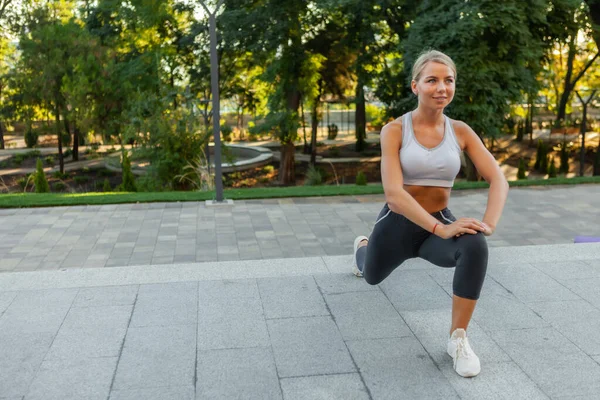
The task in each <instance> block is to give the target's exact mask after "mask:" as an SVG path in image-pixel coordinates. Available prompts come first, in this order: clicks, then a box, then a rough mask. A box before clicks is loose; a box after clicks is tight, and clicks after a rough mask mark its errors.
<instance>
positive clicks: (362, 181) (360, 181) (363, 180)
mask: <svg viewBox="0 0 600 400" xmlns="http://www.w3.org/2000/svg"><path fill="white" fill-rule="evenodd" d="M356 184H357V185H359V186H366V184H367V175H365V173H364V172H362V171H358V174H356Z"/></svg>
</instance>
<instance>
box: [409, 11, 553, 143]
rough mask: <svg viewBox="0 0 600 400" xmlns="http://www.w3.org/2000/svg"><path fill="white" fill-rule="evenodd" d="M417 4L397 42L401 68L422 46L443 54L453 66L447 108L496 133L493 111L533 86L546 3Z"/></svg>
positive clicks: (498, 123)
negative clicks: (400, 47) (400, 43)
mask: <svg viewBox="0 0 600 400" xmlns="http://www.w3.org/2000/svg"><path fill="white" fill-rule="evenodd" d="M419 4H420V6H419V9H418V18H416V19H415V21H414V24H412V25H411V26H410V29H409V30H408V38H407V40H406V41H405V42H404V43H403V47H404V49H405V54H404V58H403V60H404V62H405V65H404V66H405V70H406V71H409V70H410V68H412V65H413V64H414V62H415V61H416V58H417V57H418V55H419V54H420V53H421V51H422V50H423V49H427V48H435V49H438V50H440V51H443V52H445V53H446V54H448V55H449V56H450V57H452V59H453V60H454V62H455V63H456V66H457V70H458V71H457V79H456V94H455V96H454V100H453V102H452V103H451V105H450V106H449V107H448V114H449V115H450V116H451V117H453V118H456V119H459V120H463V121H465V122H467V123H468V124H469V125H470V126H471V127H472V128H473V129H474V130H475V132H477V133H478V134H479V135H487V136H497V135H498V134H499V133H500V130H501V128H502V125H503V120H502V118H498V115H506V114H508V111H509V102H516V101H520V100H521V98H522V93H524V92H525V93H530V92H532V91H534V90H535V89H536V86H537V82H536V79H535V78H536V74H537V73H538V72H539V71H540V69H541V61H542V58H543V57H544V53H545V51H546V49H547V47H548V43H546V42H545V40H546V38H547V36H546V32H545V31H544V29H545V28H546V27H547V20H546V14H547V12H548V8H547V6H546V5H545V3H543V2H524V1H521V0H505V1H478V2H475V1H464V0H441V1H424V2H419ZM407 74H408V73H407ZM409 79H410V78H408V77H407V83H408V80H409Z"/></svg>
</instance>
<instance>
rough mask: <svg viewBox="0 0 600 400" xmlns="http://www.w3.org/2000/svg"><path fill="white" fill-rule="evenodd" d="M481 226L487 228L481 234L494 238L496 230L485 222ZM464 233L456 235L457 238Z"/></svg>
mask: <svg viewBox="0 0 600 400" xmlns="http://www.w3.org/2000/svg"><path fill="white" fill-rule="evenodd" d="M481 226H483V227H484V228H485V230H483V231H481V233H483V234H484V235H485V236H492V234H493V233H494V230H495V229H494V228H492V227H490V226H489V225H488V224H486V223H485V222H481ZM462 235H463V234H462V233H459V234H458V235H456V237H460V236H462Z"/></svg>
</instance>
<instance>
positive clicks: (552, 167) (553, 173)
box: [548, 156, 556, 178]
mask: <svg viewBox="0 0 600 400" xmlns="http://www.w3.org/2000/svg"><path fill="white" fill-rule="evenodd" d="M549 163H550V164H549V166H548V178H556V165H555V164H554V156H552V157H551V158H550V161H549Z"/></svg>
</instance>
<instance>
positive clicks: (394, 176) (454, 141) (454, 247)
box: [353, 50, 508, 377]
mask: <svg viewBox="0 0 600 400" xmlns="http://www.w3.org/2000/svg"><path fill="white" fill-rule="evenodd" d="M455 81H456V67H455V65H454V62H453V61H452V60H451V59H450V57H448V56H447V55H445V54H443V53H441V52H439V51H435V50H431V51H427V52H425V53H423V54H422V55H421V56H420V57H419V58H418V59H417V61H416V62H415V64H414V66H413V71H412V83H411V87H412V91H413V93H414V94H415V95H416V96H417V97H418V100H419V102H418V107H417V109H416V110H414V111H412V112H409V113H407V114H405V115H403V116H402V117H400V118H398V119H396V120H395V121H393V122H390V123H389V124H387V125H386V126H384V127H383V129H382V131H381V154H382V156H381V179H382V182H383V188H384V192H385V200H386V204H385V206H384V207H383V210H381V212H380V213H379V216H378V218H377V220H376V222H375V226H374V228H373V232H372V233H371V236H370V238H367V237H366V236H359V237H357V238H356V240H355V241H354V255H355V257H354V259H355V265H354V269H353V272H354V274H355V275H357V276H364V278H365V280H366V281H367V283H369V284H371V285H376V284H378V283H380V282H381V281H383V280H384V279H385V278H386V277H387V276H388V275H389V274H390V273H391V272H392V271H393V270H394V269H395V268H396V267H398V266H399V265H401V264H402V263H403V262H404V261H406V260H407V259H410V258H415V257H420V258H423V259H425V260H428V261H430V262H431V263H433V264H436V265H438V266H441V267H448V268H450V267H456V269H455V272H454V281H453V285H452V289H453V296H452V324H451V328H450V338H449V339H448V343H447V351H448V354H449V355H450V356H451V357H452V359H453V361H454V369H455V370H456V372H457V373H458V374H459V375H461V376H464V377H472V376H476V375H477V374H479V372H480V370H481V366H480V362H479V358H478V357H477V356H476V355H475V353H474V352H473V350H472V349H471V346H470V345H469V341H468V339H467V336H466V330H467V326H468V324H469V321H470V320H471V315H472V314H473V310H474V309H475V304H476V303H477V299H478V298H479V295H480V292H481V287H482V285H483V280H484V278H485V273H486V269H487V258H488V249H487V243H486V240H485V237H484V236H490V235H491V234H492V233H493V232H494V230H495V228H496V224H497V223H498V220H499V219H500V215H501V214H502V209H503V208H504V203H505V201H506V196H507V194H508V183H507V182H506V178H505V177H504V175H503V174H502V172H501V170H500V168H499V167H498V164H497V163H496V161H495V160H494V158H493V156H492V155H491V154H490V153H489V152H488V150H487V149H486V148H485V146H484V145H483V143H482V142H481V140H480V139H479V137H478V136H477V134H476V133H475V132H473V130H472V129H471V128H470V127H469V126H468V125H467V124H465V123H464V122H461V121H456V120H451V119H450V118H448V117H446V116H445V115H444V113H443V112H444V108H445V107H446V106H447V105H448V104H450V102H451V101H452V98H453V96H454V90H455ZM462 151H465V152H467V154H468V155H469V157H470V158H471V160H472V161H473V163H474V164H475V167H476V168H477V171H478V172H479V173H480V174H481V176H483V178H484V179H485V180H486V181H487V182H488V183H489V184H490V189H489V194H488V202H487V209H486V211H485V214H484V216H483V220H481V221H480V220H478V219H475V218H459V219H458V220H457V219H456V218H454V216H453V215H452V213H451V212H450V210H449V209H448V208H447V205H448V200H449V198H450V192H451V188H452V186H453V183H454V179H455V177H456V175H457V174H458V172H459V170H460V165H461V162H460V153H461V152H462Z"/></svg>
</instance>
